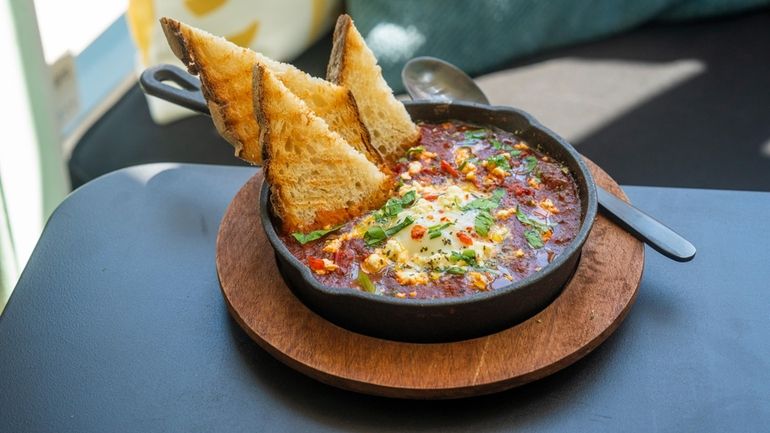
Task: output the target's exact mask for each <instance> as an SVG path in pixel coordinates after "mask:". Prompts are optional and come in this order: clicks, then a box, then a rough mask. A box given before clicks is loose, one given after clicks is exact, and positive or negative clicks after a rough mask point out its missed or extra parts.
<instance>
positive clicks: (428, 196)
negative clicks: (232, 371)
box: [422, 194, 438, 201]
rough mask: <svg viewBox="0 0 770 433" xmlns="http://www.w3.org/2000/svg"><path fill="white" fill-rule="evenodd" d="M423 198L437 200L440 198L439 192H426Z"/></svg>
mask: <svg viewBox="0 0 770 433" xmlns="http://www.w3.org/2000/svg"><path fill="white" fill-rule="evenodd" d="M422 198H424V199H425V200H428V201H435V200H436V199H437V198H438V194H425V195H424V196H422Z"/></svg>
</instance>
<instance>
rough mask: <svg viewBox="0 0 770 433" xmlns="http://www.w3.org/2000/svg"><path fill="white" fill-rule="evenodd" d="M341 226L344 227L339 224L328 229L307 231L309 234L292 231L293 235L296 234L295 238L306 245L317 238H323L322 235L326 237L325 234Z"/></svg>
mask: <svg viewBox="0 0 770 433" xmlns="http://www.w3.org/2000/svg"><path fill="white" fill-rule="evenodd" d="M340 227H342V225H338V226H337V227H332V228H330V229H327V230H314V231H312V232H310V233H307V234H305V233H300V232H297V233H292V234H291V235H292V236H294V239H296V240H297V242H299V243H300V245H305V244H306V243H308V242H312V241H315V240H317V239H321V238H322V237H324V236H326V235H328V234H329V233H331V232H333V231H335V230H337V229H339V228H340Z"/></svg>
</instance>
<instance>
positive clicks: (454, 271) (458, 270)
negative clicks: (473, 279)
mask: <svg viewBox="0 0 770 433" xmlns="http://www.w3.org/2000/svg"><path fill="white" fill-rule="evenodd" d="M465 272H466V270H465V269H463V268H461V267H459V266H450V267H448V268H446V273H447V274H453V275H465Z"/></svg>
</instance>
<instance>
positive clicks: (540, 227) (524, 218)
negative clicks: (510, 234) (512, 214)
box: [516, 207, 551, 233]
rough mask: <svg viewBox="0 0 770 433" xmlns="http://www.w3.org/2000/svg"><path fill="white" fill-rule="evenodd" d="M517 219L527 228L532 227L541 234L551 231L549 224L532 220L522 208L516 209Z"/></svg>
mask: <svg viewBox="0 0 770 433" xmlns="http://www.w3.org/2000/svg"><path fill="white" fill-rule="evenodd" d="M516 219H517V220H519V222H521V223H522V224H524V225H525V226H529V227H532V228H534V229H535V230H537V231H539V232H540V233H545V232H547V231H548V230H550V229H551V227H550V226H549V225H548V223H546V222H543V221H540V220H537V219H535V218H532V217H531V216H529V215H527V214H525V213H524V211H522V210H521V208H520V207H517V208H516Z"/></svg>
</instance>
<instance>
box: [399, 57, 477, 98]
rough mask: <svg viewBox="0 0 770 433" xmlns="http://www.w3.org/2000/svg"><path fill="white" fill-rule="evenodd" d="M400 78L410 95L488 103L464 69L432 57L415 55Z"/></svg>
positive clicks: (402, 71)
mask: <svg viewBox="0 0 770 433" xmlns="http://www.w3.org/2000/svg"><path fill="white" fill-rule="evenodd" d="M401 80H402V81H403V83H404V86H405V87H406V89H407V91H408V92H409V94H410V95H411V96H412V98H413V99H428V100H431V101H434V102H451V101H466V102H477V103H479V104H485V105H489V100H488V99H487V97H486V95H484V92H482V91H481V89H479V87H478V86H477V85H476V83H475V82H474V81H473V80H472V79H471V77H469V76H468V75H467V74H466V73H465V72H463V71H462V70H460V69H458V68H457V67H456V66H454V65H453V64H451V63H447V62H445V61H443V60H440V59H437V58H435V57H427V56H426V57H415V58H414V59H412V60H410V61H408V62H407V63H406V65H404V69H402V70H401Z"/></svg>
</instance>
